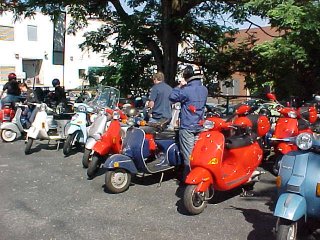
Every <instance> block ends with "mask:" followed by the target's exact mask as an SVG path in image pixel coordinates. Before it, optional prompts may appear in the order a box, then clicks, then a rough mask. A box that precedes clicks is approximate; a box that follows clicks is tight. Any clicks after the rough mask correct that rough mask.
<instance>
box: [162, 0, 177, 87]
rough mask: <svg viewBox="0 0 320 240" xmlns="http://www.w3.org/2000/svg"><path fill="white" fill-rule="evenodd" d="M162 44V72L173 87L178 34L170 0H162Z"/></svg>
mask: <svg viewBox="0 0 320 240" xmlns="http://www.w3.org/2000/svg"><path fill="white" fill-rule="evenodd" d="M162 11H163V15H162V16H163V21H162V39H161V42H162V46H163V69H162V70H163V72H164V75H165V79H166V82H167V83H168V84H169V85H171V86H172V87H174V86H175V85H176V83H175V77H176V72H177V63H178V45H179V36H180V35H179V34H178V28H177V26H176V25H175V19H174V17H173V11H174V9H173V3H172V0H163V1H162Z"/></svg>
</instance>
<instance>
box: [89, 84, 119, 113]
mask: <svg viewBox="0 0 320 240" xmlns="http://www.w3.org/2000/svg"><path fill="white" fill-rule="evenodd" d="M119 97H120V91H119V90H118V89H116V88H114V87H102V88H99V89H98V90H97V94H96V95H95V96H94V98H93V99H92V100H89V101H88V102H87V104H88V105H89V106H91V107H93V108H106V107H109V108H111V109H114V108H115V107H116V106H117V105H118V103H119Z"/></svg>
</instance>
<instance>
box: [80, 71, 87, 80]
mask: <svg viewBox="0 0 320 240" xmlns="http://www.w3.org/2000/svg"><path fill="white" fill-rule="evenodd" d="M79 79H86V70H85V69H79Z"/></svg>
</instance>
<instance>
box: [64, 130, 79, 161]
mask: <svg viewBox="0 0 320 240" xmlns="http://www.w3.org/2000/svg"><path fill="white" fill-rule="evenodd" d="M76 135H77V132H74V133H72V134H69V135H68V136H67V139H66V141H65V142H64V144H63V154H64V155H65V156H68V155H69V154H70V152H71V148H72V143H73V140H74V138H75V137H76Z"/></svg>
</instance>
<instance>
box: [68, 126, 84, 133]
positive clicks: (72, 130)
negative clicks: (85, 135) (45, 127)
mask: <svg viewBox="0 0 320 240" xmlns="http://www.w3.org/2000/svg"><path fill="white" fill-rule="evenodd" d="M80 130H81V128H80V127H79V126H78V125H70V126H69V128H68V132H67V134H68V135H69V134H72V133H74V132H76V131H80Z"/></svg>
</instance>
